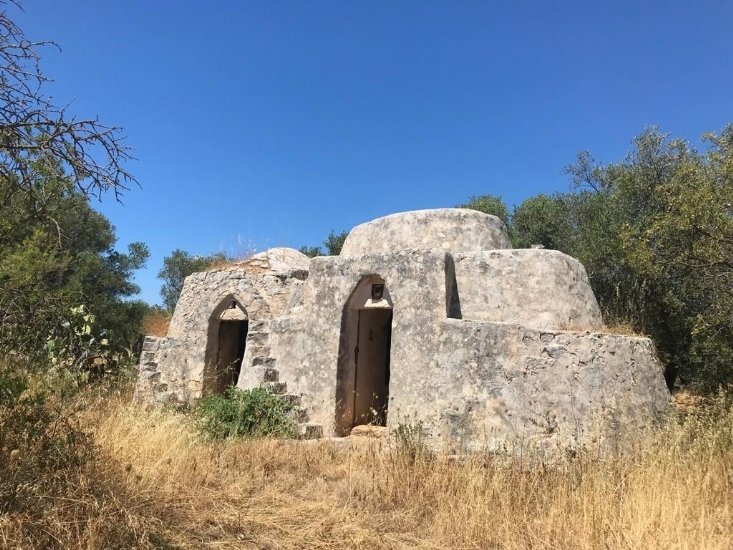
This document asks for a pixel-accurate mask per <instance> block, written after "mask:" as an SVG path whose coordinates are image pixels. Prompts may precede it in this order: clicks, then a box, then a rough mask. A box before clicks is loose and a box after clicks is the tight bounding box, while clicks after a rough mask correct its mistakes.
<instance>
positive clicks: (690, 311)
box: [0, 0, 733, 549]
mask: <svg viewBox="0 0 733 550" xmlns="http://www.w3.org/2000/svg"><path fill="white" fill-rule="evenodd" d="M7 5H8V4H7V3H5V2H3V1H2V0H0V546H2V547H3V548H19V549H20V548H22V549H26V548H59V549H61V548H151V549H152V548H192V549H193V548H196V549H199V548H323V549H325V548H343V547H350V548H670V547H678V548H730V547H733V514H732V513H731V510H732V509H733V500H732V499H733V496H732V495H733V478H732V477H731V475H730V473H731V471H733V407H732V406H731V403H730V401H729V400H727V399H726V397H725V395H724V394H722V393H721V394H720V396H718V397H714V398H709V399H707V401H706V404H705V406H702V407H699V408H698V409H696V410H695V411H693V412H691V413H689V414H686V415H684V414H680V415H678V417H677V418H675V419H673V420H672V421H671V422H669V423H668V425H666V426H663V427H660V428H659V429H658V430H650V431H649V432H648V433H647V436H646V438H645V439H644V440H643V441H640V442H639V445H638V448H637V449H636V450H635V452H634V453H632V454H628V455H621V454H618V455H615V456H612V457H609V458H607V459H605V460H599V459H598V457H597V456H595V454H594V452H593V449H587V450H585V451H583V452H580V453H579V454H578V455H577V456H573V457H570V456H569V457H568V459H567V460H566V461H561V462H557V463H553V464H547V463H542V462H536V461H528V460H524V459H523V458H522V457H515V458H511V459H507V458H503V459H502V458H497V457H496V456H490V455H475V456H472V457H470V458H468V459H466V460H454V459H451V458H449V457H437V456H435V455H433V454H432V453H431V452H429V450H428V449H426V448H424V447H423V446H422V443H421V441H422V439H421V433H420V427H419V426H411V427H410V426H404V427H401V428H400V429H399V430H397V431H396V433H397V443H396V444H395V445H394V446H392V447H390V448H386V447H385V446H384V443H382V442H380V441H378V440H377V441H374V440H369V441H366V442H361V443H360V442H359V441H358V440H356V441H353V447H344V446H340V444H336V443H332V442H315V443H314V442H310V443H303V442H294V441H292V440H281V439H275V438H272V437H266V438H252V437H249V438H247V439H244V440H242V439H237V438H236V437H232V436H240V435H243V434H245V435H248V436H252V435H255V436H263V435H269V436H273V435H274V436H277V437H280V436H285V435H290V434H291V433H292V425H291V424H290V421H289V417H288V415H289V413H290V411H289V410H288V405H287V404H286V403H283V402H281V401H279V400H277V399H274V397H275V396H272V395H271V394H269V393H268V392H267V391H266V390H264V389H260V390H254V391H251V392H238V391H235V390H232V391H231V392H230V395H229V396H226V397H224V398H214V399H211V400H208V401H204V402H203V403H202V405H201V407H200V408H199V409H198V410H197V411H193V412H187V413H182V412H175V411H171V410H156V411H149V410H145V409H142V408H140V407H138V406H136V405H132V404H130V391H129V382H130V376H129V375H130V373H131V371H130V370H129V368H128V367H129V366H130V365H131V364H132V360H133V358H134V348H135V343H136V342H137V341H138V338H139V335H140V332H141V323H142V322H143V319H144V318H145V317H146V315H147V314H148V313H150V311H149V308H148V306H147V305H146V304H144V303H142V302H139V301H134V300H129V298H130V297H132V296H134V295H135V294H136V293H137V290H138V289H137V287H136V286H135V285H134V284H133V283H132V275H133V273H134V271H135V270H136V269H139V268H140V267H142V266H143V265H144V264H145V262H146V260H147V257H148V252H147V248H146V247H145V245H144V244H142V243H133V244H131V245H129V246H128V247H127V249H126V250H122V251H121V250H118V249H117V248H116V247H115V240H116V239H115V234H114V228H113V227H112V226H111V224H110V223H109V221H108V220H107V219H106V218H104V216H102V215H101V214H99V213H98V212H96V211H94V209H93V208H91V206H90V203H89V198H90V197H91V196H97V197H98V196H101V195H103V194H104V193H112V194H114V195H115V196H117V195H119V194H120V193H121V192H123V191H125V190H126V189H127V187H128V186H130V185H131V184H134V183H135V180H134V178H133V177H132V176H131V174H129V173H128V172H127V171H126V169H125V163H126V161H127V160H128V159H129V158H130V156H129V151H128V149H127V147H126V145H125V144H124V141H123V140H122V133H121V130H120V129H119V128H117V127H114V126H107V125H103V124H102V123H100V122H99V121H98V120H96V119H84V118H80V117H76V116H73V115H71V114H69V113H67V112H66V110H65V109H64V108H60V107H57V106H56V105H54V104H53V102H52V101H51V99H50V98H48V97H46V96H45V95H44V93H43V91H44V84H45V82H46V77H45V76H44V75H43V73H42V72H41V71H40V68H39V60H40V53H39V52H40V51H41V49H42V47H43V44H42V43H41V44H39V43H36V42H31V41H29V40H27V39H26V38H25V36H24V35H23V32H22V31H21V29H19V28H18V27H17V26H16V25H15V24H14V23H13V21H12V18H10V17H9V16H8V14H7V13H6V11H5V9H4V8H5V7H7ZM568 173H569V175H570V177H571V178H572V181H573V183H574V185H575V188H574V190H573V191H572V192H569V193H561V194H555V195H551V196H546V195H539V196H536V197H532V198H530V199H528V200H527V201H525V202H523V203H522V204H521V205H518V206H516V207H515V208H513V210H512V211H511V212H510V211H509V209H508V208H507V207H506V205H504V203H503V201H501V199H500V198H498V197H495V196H481V197H473V198H471V199H470V201H469V202H468V203H467V204H466V205H464V206H466V207H471V208H477V209H480V210H483V211H486V212H489V213H492V214H497V215H499V217H501V218H502V219H503V220H504V221H505V223H506V224H507V226H508V229H509V231H510V235H511V238H512V240H513V242H514V243H515V245H517V246H529V245H532V244H542V245H544V246H546V247H548V248H556V249H558V250H562V251H564V252H566V253H568V254H570V255H572V256H575V257H577V258H579V259H580V260H581V261H582V262H583V263H584V264H585V266H586V268H587V270H588V273H589V276H590V279H591V283H592V285H593V288H594V290H595V292H596V294H597V296H598V298H599V300H600V303H601V306H602V308H603V310H604V313H605V315H606V319H607V320H608V321H610V322H611V323H626V324H629V325H631V326H632V327H633V329H634V330H638V331H643V332H646V333H648V334H649V335H651V336H652V337H653V338H654V339H655V341H656V343H657V345H658V347H659V350H660V352H661V353H662V357H663V359H664V361H665V362H666V363H667V364H668V365H669V366H670V367H671V370H675V369H679V371H680V375H681V376H682V378H683V380H685V381H689V382H693V383H694V384H696V386H697V387H698V388H700V389H704V390H708V392H709V394H710V395H715V392H713V391H710V390H712V389H714V388H715V387H717V386H718V385H719V384H725V383H730V382H731V381H733V347H732V346H733V344H731V342H733V296H732V294H733V280H732V279H731V278H732V277H733V264H732V262H733V260H732V258H733V220H732V218H731V216H732V215H733V212H732V211H731V208H732V207H731V205H732V204H733V126H731V127H727V128H725V129H724V130H723V131H722V132H721V133H719V134H710V135H707V136H705V142H704V148H703V149H701V150H696V149H694V148H693V147H691V146H690V145H689V144H688V143H686V142H684V141H681V140H673V139H670V138H669V136H666V135H664V134H662V133H660V132H659V131H658V130H655V129H650V130H648V131H646V132H644V133H643V134H642V135H641V136H640V137H638V138H637V139H636V140H635V141H634V146H633V149H632V152H631V153H630V154H629V156H628V158H626V159H625V160H623V161H621V162H617V163H611V164H608V165H599V164H597V163H595V162H594V161H593V159H592V158H591V156H590V155H589V154H587V153H583V154H581V155H580V157H579V159H578V162H577V163H576V164H574V165H573V166H571V167H569V168H568ZM345 237H346V234H345V233H341V234H336V233H335V232H333V231H332V232H331V234H330V235H329V236H328V238H327V239H326V241H325V242H324V246H325V247H326V251H327V252H328V254H338V252H339V251H340V249H341V246H342V245H343V240H344V238H345ZM305 251H306V252H308V253H309V254H311V255H315V254H320V253H322V251H321V249H320V247H311V248H309V249H306V250H305ZM212 259H216V257H207V258H196V257H191V256H190V255H188V254H186V253H185V252H183V251H176V252H174V254H173V255H172V256H171V257H169V258H167V261H166V264H165V267H164V269H163V271H161V277H162V278H163V280H164V281H165V283H166V287H165V288H164V300H165V307H166V310H162V309H155V310H154V311H153V312H152V313H153V315H148V317H147V319H148V323H149V326H150V327H152V326H154V327H156V328H155V330H156V331H159V332H160V333H161V334H162V333H165V331H166V319H167V315H168V314H169V313H170V311H171V309H172V308H173V305H174V304H175V301H176V299H177V295H178V293H180V286H181V284H182V281H183V278H184V277H185V275H187V274H188V273H189V272H192V271H196V270H199V269H201V268H202V264H201V263H200V262H203V264H205V265H210V263H209V262H211V261H212ZM204 268H205V266H204ZM133 374H134V373H133ZM206 435H208V436H209V437H206ZM212 435H213V436H214V437H211V436H212ZM341 445H342V444H341Z"/></svg>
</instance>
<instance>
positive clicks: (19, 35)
mask: <svg viewBox="0 0 733 550" xmlns="http://www.w3.org/2000/svg"><path fill="white" fill-rule="evenodd" d="M8 3H10V4H12V5H15V6H16V7H20V6H19V4H18V3H17V2H15V1H12V0H11V1H10V2H7V1H4V0H0V8H4V7H5V6H7V5H8ZM45 46H56V45H55V44H54V43H53V42H48V41H42V42H32V41H30V40H28V39H27V38H26V37H25V35H24V33H23V31H22V30H21V29H20V28H19V27H18V26H17V25H16V24H15V23H14V22H13V21H12V20H11V19H10V18H9V17H8V16H7V13H6V10H5V9H0V177H2V178H5V179H7V181H11V182H13V183H14V185H15V186H16V187H18V188H20V189H21V190H25V191H29V190H31V189H32V188H33V182H34V180H35V176H36V174H37V173H38V172H39V171H40V170H43V169H44V168H47V166H44V164H45V165H48V166H61V168H62V169H63V170H64V172H66V174H67V176H68V177H69V178H70V179H71V181H72V182H73V184H74V185H75V186H76V187H77V189H78V190H79V191H81V192H82V193H84V194H86V195H91V196H96V197H101V195H102V194H103V193H104V192H106V191H112V192H114V194H115V198H117V199H118V200H119V199H120V197H121V194H122V193H123V192H124V191H125V190H127V189H129V185H130V184H131V183H137V182H136V180H135V178H134V177H133V176H132V175H131V174H130V173H129V172H128V171H127V170H126V169H125V167H124V165H125V164H126V162H127V161H129V160H131V159H132V158H133V157H132V156H131V153H130V148H129V147H128V146H127V145H125V141H124V140H125V136H124V135H123V133H122V129H121V128H119V127H116V126H108V125H105V124H102V123H101V122H100V121H99V120H98V119H97V118H84V119H77V118H76V117H74V116H72V115H70V114H69V113H68V112H67V108H66V107H59V106H57V105H55V104H54V103H53V102H52V100H51V99H50V98H48V97H47V96H46V95H44V93H43V85H44V84H45V83H46V82H48V80H49V79H48V78H47V77H46V76H45V75H44V74H43V73H42V71H41V69H40V55H39V53H38V52H39V49H41V48H42V47H45Z"/></svg>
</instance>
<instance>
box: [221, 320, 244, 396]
mask: <svg viewBox="0 0 733 550" xmlns="http://www.w3.org/2000/svg"><path fill="white" fill-rule="evenodd" d="M248 327H249V322H248V321H225V320H222V321H220V322H219V340H218V342H219V347H218V350H217V360H216V374H215V377H216V378H215V380H214V384H213V391H214V393H223V392H224V391H225V390H226V389H227V388H228V387H229V386H236V384H237V380H239V373H240V371H241V369H242V359H243V358H244V348H245V345H246V342H247V329H248Z"/></svg>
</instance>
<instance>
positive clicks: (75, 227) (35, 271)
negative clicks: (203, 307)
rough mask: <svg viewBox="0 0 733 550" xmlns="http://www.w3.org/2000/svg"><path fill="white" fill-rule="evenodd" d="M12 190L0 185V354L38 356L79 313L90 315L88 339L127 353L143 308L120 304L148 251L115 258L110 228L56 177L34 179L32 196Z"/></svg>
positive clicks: (135, 246) (132, 289)
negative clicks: (102, 336)
mask: <svg viewBox="0 0 733 550" xmlns="http://www.w3.org/2000/svg"><path fill="white" fill-rule="evenodd" d="M12 190H13V186H12V185H10V184H8V182H7V180H4V179H1V178H0V196H4V197H6V200H5V201H4V202H2V203H0V219H1V220H2V222H0V258H1V259H0V335H1V336H2V345H3V347H12V349H16V350H23V351H25V352H30V351H31V350H35V351H38V350H41V349H42V347H43V345H44V343H45V341H46V339H47V338H51V337H53V334H55V333H56V332H58V331H62V330H63V329H62V328H61V326H62V325H63V323H65V322H68V317H69V315H70V312H71V310H72V309H73V308H74V307H77V306H79V305H84V306H85V307H86V308H87V309H88V310H89V311H90V312H92V313H93V315H94V318H95V323H94V327H93V329H94V331H95V333H97V334H99V333H101V332H102V331H104V332H105V333H106V337H107V339H108V340H109V341H110V342H111V345H112V347H113V348H120V349H121V348H128V347H130V346H131V345H132V343H133V342H134V341H135V340H136V339H137V337H138V335H139V333H140V330H141V323H142V318H143V316H144V314H145V311H146V309H147V306H146V305H145V304H144V303H143V302H140V301H130V300H127V298H128V297H130V296H132V295H134V294H136V293H137V292H138V291H139V289H138V287H137V286H136V285H135V284H133V283H132V282H131V279H132V276H133V274H134V271H135V270H136V269H139V268H140V267H142V266H144V264H145V262H146V261H147V258H148V250H147V247H146V246H145V245H144V244H142V243H132V244H130V245H129V246H128V249H127V251H126V252H124V253H123V252H120V251H118V250H116V249H115V248H114V245H115V241H116V238H115V235H114V228H113V227H112V225H111V224H110V223H109V221H108V220H107V219H106V218H105V217H104V216H102V215H101V214H100V213H98V212H96V211H94V210H93V209H92V208H91V206H90V205H89V202H88V200H87V198H86V197H85V196H84V195H83V194H82V193H81V192H80V191H78V190H77V189H75V187H74V185H73V184H72V182H71V181H70V180H68V178H65V177H64V176H63V175H61V174H59V173H57V174H50V173H48V172H46V173H45V174H44V175H40V174H39V175H38V176H37V178H36V182H35V184H34V191H35V192H34V194H30V195H29V194H21V193H14V192H13V191H12ZM38 196H41V197H43V202H42V203H40V202H39V201H38V200H37V197H38ZM29 212H32V213H33V215H32V216H29V215H28V213H29Z"/></svg>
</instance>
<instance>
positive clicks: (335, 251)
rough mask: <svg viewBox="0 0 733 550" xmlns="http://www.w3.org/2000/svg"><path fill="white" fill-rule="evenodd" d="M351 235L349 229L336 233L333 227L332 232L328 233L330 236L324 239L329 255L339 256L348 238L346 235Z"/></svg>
mask: <svg viewBox="0 0 733 550" xmlns="http://www.w3.org/2000/svg"><path fill="white" fill-rule="evenodd" d="M348 236H349V232H348V231H342V232H341V233H336V232H335V231H334V230H333V229H331V232H330V233H329V234H328V237H326V240H324V241H323V246H325V247H326V253H327V255H328V256H338V255H339V254H341V249H342V248H343V246H344V241H345V240H346V237H348Z"/></svg>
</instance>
